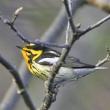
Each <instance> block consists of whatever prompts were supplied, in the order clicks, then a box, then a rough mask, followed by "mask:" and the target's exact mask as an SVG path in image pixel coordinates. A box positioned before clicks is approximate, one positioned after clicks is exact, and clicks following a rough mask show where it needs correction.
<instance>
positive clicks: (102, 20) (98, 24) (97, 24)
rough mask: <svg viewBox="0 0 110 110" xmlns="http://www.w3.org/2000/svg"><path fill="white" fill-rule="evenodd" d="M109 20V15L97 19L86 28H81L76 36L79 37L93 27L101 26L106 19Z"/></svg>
mask: <svg viewBox="0 0 110 110" xmlns="http://www.w3.org/2000/svg"><path fill="white" fill-rule="evenodd" d="M108 20H110V15H108V16H106V17H104V18H102V19H101V20H99V21H98V22H96V23H95V24H92V25H90V26H88V27H87V28H86V29H84V30H82V31H79V35H78V38H80V36H82V35H84V34H86V33H88V32H89V31H92V30H93V29H95V28H97V27H99V26H101V25H102V24H103V23H105V22H106V21H108Z"/></svg>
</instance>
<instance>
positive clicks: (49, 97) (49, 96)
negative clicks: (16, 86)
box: [40, 0, 76, 110]
mask: <svg viewBox="0 0 110 110" xmlns="http://www.w3.org/2000/svg"><path fill="white" fill-rule="evenodd" d="M64 5H65V8H66V9H67V13H68V16H69V17H68V20H69V22H70V26H71V28H72V31H73V36H72V38H71V40H69V42H68V45H69V46H70V47H69V48H65V49H63V50H62V52H61V56H60V58H59V61H58V62H57V63H56V64H55V65H53V68H52V73H51V75H50V77H49V79H48V81H47V87H46V95H45V98H44V101H43V104H42V105H41V107H40V110H48V109H49V108H50V106H51V104H52V103H53V95H54V94H55V95H56V94H57V93H56V91H55V88H54V87H53V83H54V78H55V76H56V74H58V71H59V69H60V67H61V65H62V62H63V61H64V60H65V58H66V56H67V55H68V53H69V51H70V49H71V47H72V45H73V44H74V42H75V41H76V37H75V36H76V34H74V33H76V30H75V25H74V23H73V21H72V16H71V14H70V13H71V12H70V10H69V7H68V1H67V0H64Z"/></svg>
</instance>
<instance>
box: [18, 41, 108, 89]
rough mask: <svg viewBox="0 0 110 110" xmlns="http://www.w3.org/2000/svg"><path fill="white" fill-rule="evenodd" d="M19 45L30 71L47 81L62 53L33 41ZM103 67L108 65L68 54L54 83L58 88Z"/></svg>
mask: <svg viewBox="0 0 110 110" xmlns="http://www.w3.org/2000/svg"><path fill="white" fill-rule="evenodd" d="M17 47H18V48H19V49H20V50H21V53H22V55H23V58H24V60H25V62H26V64H27V67H28V69H29V71H30V73H31V74H32V75H33V76H37V77H38V78H40V79H42V80H43V81H47V80H48V78H49V77H50V75H51V73H52V67H53V65H54V64H56V62H57V61H58V60H59V58H60V55H61V53H60V52H59V51H57V50H55V49H52V48H51V46H46V45H41V44H40V43H38V44H36V43H33V42H32V43H27V44H26V45H25V46H23V47H21V46H17ZM102 69H107V67H103V66H96V65H91V64H87V63H84V62H82V61H80V59H78V58H76V57H73V56H67V57H66V59H65V61H63V62H62V65H61V67H60V69H59V71H58V74H56V77H55V79H54V82H53V85H54V87H56V88H58V87H60V86H62V85H65V84H66V83H68V82H71V81H75V80H78V79H79V78H82V77H84V76H87V75H89V74H90V73H93V72H94V71H96V70H102Z"/></svg>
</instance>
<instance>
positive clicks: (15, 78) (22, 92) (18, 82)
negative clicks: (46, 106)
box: [0, 55, 35, 110]
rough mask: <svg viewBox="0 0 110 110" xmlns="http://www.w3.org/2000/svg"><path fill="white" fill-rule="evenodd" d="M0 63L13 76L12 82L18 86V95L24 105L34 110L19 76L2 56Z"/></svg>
mask: <svg viewBox="0 0 110 110" xmlns="http://www.w3.org/2000/svg"><path fill="white" fill-rule="evenodd" d="M0 63H1V64H2V65H4V67H5V68H6V69H7V70H9V72H10V74H11V75H12V76H13V81H14V82H15V83H16V85H17V86H18V88H19V90H18V93H19V94H20V95H21V96H22V97H23V99H24V102H25V104H26V105H27V107H28V108H29V109H30V110H35V107H34V105H33V102H32V100H31V98H30V96H29V94H28V92H27V91H26V89H25V87H24V84H23V82H22V80H21V78H20V76H19V73H18V71H17V70H16V69H15V68H14V67H13V66H12V65H11V63H9V61H7V60H6V59H5V58H3V56H1V55H0Z"/></svg>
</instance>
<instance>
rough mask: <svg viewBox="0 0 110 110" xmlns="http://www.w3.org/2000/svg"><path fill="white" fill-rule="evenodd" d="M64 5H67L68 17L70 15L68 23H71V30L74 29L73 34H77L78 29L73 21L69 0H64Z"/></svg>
mask: <svg viewBox="0 0 110 110" xmlns="http://www.w3.org/2000/svg"><path fill="white" fill-rule="evenodd" d="M63 3H64V5H65V9H66V11H67V15H68V16H67V17H68V21H69V23H70V25H71V29H72V31H73V33H75V32H76V27H75V25H74V23H73V20H72V13H71V12H70V9H69V5H68V1H67V0H63Z"/></svg>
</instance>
